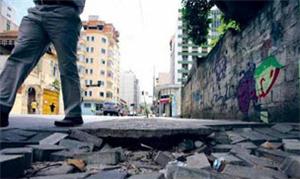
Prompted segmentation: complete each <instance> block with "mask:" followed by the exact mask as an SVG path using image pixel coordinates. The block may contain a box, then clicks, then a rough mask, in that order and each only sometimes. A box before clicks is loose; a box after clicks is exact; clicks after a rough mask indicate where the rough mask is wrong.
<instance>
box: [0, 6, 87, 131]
mask: <svg viewBox="0 0 300 179" xmlns="http://www.w3.org/2000/svg"><path fill="white" fill-rule="evenodd" d="M33 1H34V3H35V7H33V8H30V9H29V10H28V15H27V16H25V17H24V18H23V19H22V22H21V25H20V28H19V35H18V39H17V43H16V46H15V48H14V50H13V51H12V54H11V55H10V57H9V58H8V60H7V62H6V65H5V67H4V70H3V71H2V73H1V74H0V118H1V119H0V120H1V126H0V127H6V126H8V125H9V122H8V117H9V113H10V111H11V109H12V107H13V104H14V101H15V97H16V92H17V89H18V88H19V87H20V86H21V84H22V83H23V82H24V80H25V79H26V77H27V76H28V74H29V73H30V72H31V70H32V69H33V68H34V67H35V66H36V64H37V63H38V61H39V59H40V58H41V56H43V54H44V53H45V52H46V51H47V49H48V47H49V45H50V43H52V44H53V45H54V47H55V49H56V51H57V55H58V63H59V70H60V76H61V82H62V92H63V101H64V109H65V118H64V119H63V120H62V121H55V125H56V126H59V127H73V126H77V125H81V124H83V120H82V117H81V106H80V105H81V95H80V80H79V75H78V70H77V65H76V59H77V57H76V50H77V43H78V38H79V35H80V30H81V20H80V17H79V15H80V14H81V13H82V11H83V8H84V5H85V0H33Z"/></svg>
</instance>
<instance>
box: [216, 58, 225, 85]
mask: <svg viewBox="0 0 300 179" xmlns="http://www.w3.org/2000/svg"><path fill="white" fill-rule="evenodd" d="M226 69H227V59H226V58H225V57H221V58H220V59H218V60H217V61H216V64H215V68H214V70H215V74H216V77H217V81H221V80H222V79H223V78H225V76H226Z"/></svg>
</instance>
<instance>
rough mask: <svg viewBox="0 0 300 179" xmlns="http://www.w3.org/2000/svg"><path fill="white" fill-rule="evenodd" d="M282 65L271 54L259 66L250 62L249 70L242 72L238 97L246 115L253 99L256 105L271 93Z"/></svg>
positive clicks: (241, 108) (240, 106)
mask: <svg viewBox="0 0 300 179" xmlns="http://www.w3.org/2000/svg"><path fill="white" fill-rule="evenodd" d="M282 67H283V66H282V65H281V64H279V62H278V61H277V59H276V58H275V57H274V56H270V57H267V58H266V59H264V60H263V62H262V64H260V66H259V67H257V68H256V65H255V64H254V63H248V70H247V71H246V72H244V71H242V72H241V75H243V77H242V78H241V80H240V81H239V85H238V90H237V98H238V105H239V108H240V110H241V111H242V112H243V113H244V114H245V115H248V111H249V108H250V104H251V101H252V102H253V106H256V103H257V101H258V99H259V98H264V97H266V96H267V95H268V94H269V93H270V91H271V89H272V87H273V86H274V84H275V82H276V80H277V78H278V75H279V72H280V69H281V68H282Z"/></svg>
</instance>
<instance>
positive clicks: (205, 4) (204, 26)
mask: <svg viewBox="0 0 300 179" xmlns="http://www.w3.org/2000/svg"><path fill="white" fill-rule="evenodd" d="M182 5H183V9H182V19H183V26H184V28H185V30H186V33H187V35H188V38H189V40H191V41H192V42H193V43H194V44H195V45H199V46H201V45H204V44H206V43H207V39H208V32H209V24H210V23H211V19H209V13H210V10H211V8H212V7H213V6H214V5H215V1H214V0H182ZM221 22H222V23H221V26H220V27H219V29H218V32H219V34H220V36H222V35H223V34H224V33H225V32H226V31H227V30H228V29H230V28H233V29H235V30H239V24H238V23H237V22H235V21H234V20H231V19H229V18H228V17H227V16H225V15H223V17H222V19H221ZM219 39H220V37H217V38H213V39H212V42H211V43H210V44H209V45H211V46H215V45H216V44H217V42H218V41H219Z"/></svg>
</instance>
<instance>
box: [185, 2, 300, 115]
mask: <svg viewBox="0 0 300 179" xmlns="http://www.w3.org/2000/svg"><path fill="white" fill-rule="evenodd" d="M299 81H300V1H298V0H289V1H279V0H275V1H273V2H270V3H269V4H268V5H267V6H266V7H265V8H264V9H263V10H261V12H260V13H259V14H258V16H257V17H255V18H254V19H253V20H252V21H251V22H249V24H248V26H247V27H245V28H244V29H243V30H242V31H241V32H234V31H228V32H227V33H226V34H225V35H224V37H223V38H222V39H221V40H220V41H219V43H218V44H217V46H216V47H215V48H214V49H213V50H212V51H211V52H210V53H209V55H208V56H207V57H206V58H205V59H200V60H198V62H197V64H194V66H193V69H192V71H191V75H190V77H189V80H188V82H187V83H186V84H185V86H184V87H183V90H182V98H183V99H182V116H183V117H192V118H211V119H246V120H259V119H262V120H269V121H300V119H299V118H300V115H299V111H300V86H299Z"/></svg>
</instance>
